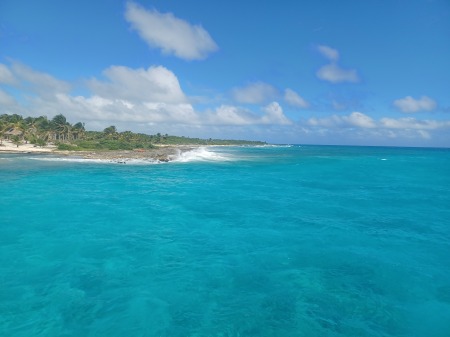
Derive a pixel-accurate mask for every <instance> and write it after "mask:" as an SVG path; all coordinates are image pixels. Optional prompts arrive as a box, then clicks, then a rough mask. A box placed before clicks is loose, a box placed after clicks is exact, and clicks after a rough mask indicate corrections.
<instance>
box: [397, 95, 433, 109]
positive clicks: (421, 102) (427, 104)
mask: <svg viewBox="0 0 450 337" xmlns="http://www.w3.org/2000/svg"><path fill="white" fill-rule="evenodd" d="M394 106H395V107H396V108H397V109H398V110H400V111H402V112H406V113H413V112H419V111H432V110H434V109H436V106H437V104H436V102H435V101H434V100H432V99H431V98H429V97H427V96H422V97H421V98H419V99H415V98H413V97H411V96H406V97H405V98H401V99H397V100H395V101H394Z"/></svg>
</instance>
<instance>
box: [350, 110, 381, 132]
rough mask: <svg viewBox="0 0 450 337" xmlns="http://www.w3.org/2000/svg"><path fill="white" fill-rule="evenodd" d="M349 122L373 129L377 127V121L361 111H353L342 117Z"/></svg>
mask: <svg viewBox="0 0 450 337" xmlns="http://www.w3.org/2000/svg"><path fill="white" fill-rule="evenodd" d="M342 119H343V120H344V121H346V122H347V123H348V124H350V125H353V126H357V127H360V128H368V129H372V128H375V127H376V124H375V121H374V120H373V119H372V118H370V117H369V116H367V115H365V114H363V113H361V112H352V113H351V114H350V115H349V116H344V117H342Z"/></svg>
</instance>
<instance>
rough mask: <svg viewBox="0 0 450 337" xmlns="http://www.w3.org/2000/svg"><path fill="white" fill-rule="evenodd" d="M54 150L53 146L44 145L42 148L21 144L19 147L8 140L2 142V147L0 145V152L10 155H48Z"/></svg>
mask: <svg viewBox="0 0 450 337" xmlns="http://www.w3.org/2000/svg"><path fill="white" fill-rule="evenodd" d="M55 149H56V146H54V145H46V146H44V147H39V146H35V145H33V144H25V143H23V144H21V145H19V147H17V145H15V144H13V143H12V142H10V141H9V140H3V142H2V145H0V152H12V153H30V152H34V153H43V152H45V153H48V152H53V151H54V150H55Z"/></svg>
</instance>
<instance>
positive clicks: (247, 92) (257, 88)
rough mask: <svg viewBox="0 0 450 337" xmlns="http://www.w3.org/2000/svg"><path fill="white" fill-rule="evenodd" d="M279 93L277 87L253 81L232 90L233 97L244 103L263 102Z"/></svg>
mask: <svg viewBox="0 0 450 337" xmlns="http://www.w3.org/2000/svg"><path fill="white" fill-rule="evenodd" d="M277 94H278V91H277V89H275V88H274V87H273V86H271V85H270V84H267V83H263V82H256V83H252V84H249V85H247V86H246V87H243V88H235V89H233V90H232V96H233V98H234V99H235V100H236V101H237V102H239V103H244V104H261V103H264V102H267V101H270V100H272V99H274V98H275V97H276V96H277Z"/></svg>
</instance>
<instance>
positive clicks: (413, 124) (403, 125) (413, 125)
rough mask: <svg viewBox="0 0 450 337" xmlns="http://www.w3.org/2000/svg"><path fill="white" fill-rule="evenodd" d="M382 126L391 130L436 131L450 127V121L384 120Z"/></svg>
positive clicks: (381, 121) (409, 118)
mask: <svg viewBox="0 0 450 337" xmlns="http://www.w3.org/2000/svg"><path fill="white" fill-rule="evenodd" d="M380 125H381V126H382V127H385V128H389V129H416V130H436V129H440V128H448V127H450V121H437V120H418V119H416V118H412V117H408V118H399V119H395V118H382V119H381V120H380Z"/></svg>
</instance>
